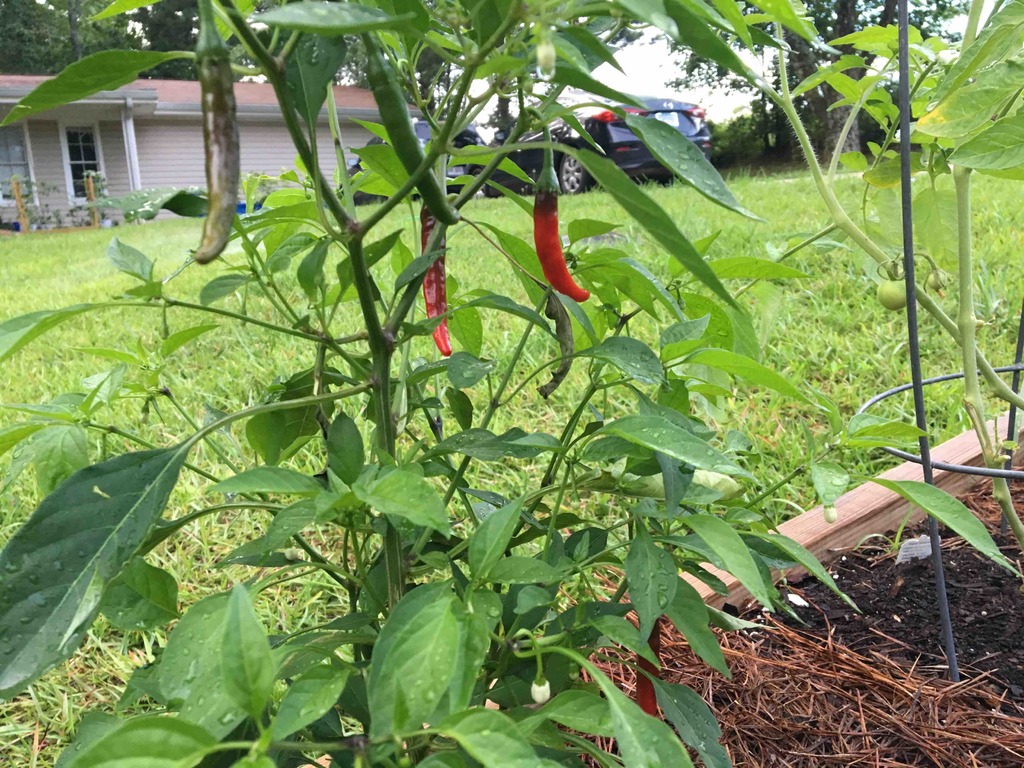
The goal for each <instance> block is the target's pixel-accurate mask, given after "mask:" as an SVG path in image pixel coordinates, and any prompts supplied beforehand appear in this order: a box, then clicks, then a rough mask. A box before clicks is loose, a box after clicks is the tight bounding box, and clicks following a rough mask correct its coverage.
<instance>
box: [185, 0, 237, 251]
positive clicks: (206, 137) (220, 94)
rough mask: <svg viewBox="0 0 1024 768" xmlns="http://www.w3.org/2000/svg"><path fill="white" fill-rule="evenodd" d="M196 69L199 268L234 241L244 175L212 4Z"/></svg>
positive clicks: (206, 0)
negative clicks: (201, 194)
mask: <svg viewBox="0 0 1024 768" xmlns="http://www.w3.org/2000/svg"><path fill="white" fill-rule="evenodd" d="M196 67H197V68H198V70H199V84H200V86H201V89H202V107H203V144H204V146H205V148H206V188H207V211H206V220H205V221H204V222H203V239H202V241H201V242H200V243H199V247H198V248H196V251H195V253H194V254H193V256H192V258H193V259H195V260H196V261H198V262H199V263H200V264H208V263H209V262H211V261H213V260H214V259H216V258H217V257H218V256H220V254H221V251H223V250H224V246H225V245H226V244H227V242H228V237H229V236H230V235H231V227H232V225H233V224H234V222H235V209H236V207H237V204H238V183H239V175H240V171H239V161H238V158H239V144H238V121H237V119H236V117H235V91H234V78H233V76H232V74H231V59H230V56H229V52H228V47H227V45H225V43H224V41H223V40H222V39H221V36H220V33H218V32H217V26H216V24H215V22H214V16H213V4H212V1H211V0H199V37H198V39H197V42H196Z"/></svg>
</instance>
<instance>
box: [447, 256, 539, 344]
mask: <svg viewBox="0 0 1024 768" xmlns="http://www.w3.org/2000/svg"><path fill="white" fill-rule="evenodd" d="M519 242H520V243H521V242H522V240H520V241H519ZM532 258H533V260H534V261H536V260H537V256H536V254H533V256H532ZM538 269H539V263H538ZM469 296H472V297H473V298H470V299H469V300H468V301H463V302H462V303H461V304H460V305H459V309H460V311H461V310H462V309H464V308H467V307H483V308H485V309H496V310H498V311H499V312H506V313H508V314H510V315H515V316H516V317H521V318H522V319H523V320H528V321H529V322H531V323H533V324H534V325H536V326H537V327H538V328H541V329H543V330H544V332H545V333H547V334H548V335H550V336H553V335H554V334H553V333H552V331H551V326H549V325H548V323H547V322H546V321H545V320H544V318H543V317H541V316H540V314H538V313H537V312H534V311H533V310H532V309H530V308H529V307H526V306H523V305H522V304H518V303H516V302H514V301H512V299H510V298H509V297H508V296H499V295H498V294H496V293H487V292H486V291H473V292H472V293H471V294H469Z"/></svg>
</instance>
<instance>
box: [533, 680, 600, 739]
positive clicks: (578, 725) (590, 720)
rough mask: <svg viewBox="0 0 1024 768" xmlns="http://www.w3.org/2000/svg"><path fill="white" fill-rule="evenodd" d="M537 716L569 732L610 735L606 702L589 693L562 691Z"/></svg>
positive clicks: (576, 690)
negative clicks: (541, 716)
mask: <svg viewBox="0 0 1024 768" xmlns="http://www.w3.org/2000/svg"><path fill="white" fill-rule="evenodd" d="M539 714H541V715H543V716H544V717H546V718H547V719H548V720H551V721H553V722H556V723H558V724H559V725H563V726H565V727H566V728H568V729H569V730H571V731H579V732H580V733H589V734H591V735H593V736H604V737H609V736H611V735H612V715H611V711H610V710H609V709H608V702H607V701H605V700H604V699H602V698H601V697H600V696H598V695H596V694H594V693H591V692H590V691H584V690H580V689H573V690H569V691H563V692H562V693H560V694H558V695H557V696H555V698H553V699H552V700H551V701H549V702H548V703H547V704H545V705H544V707H543V708H542V709H541V710H540V712H539Z"/></svg>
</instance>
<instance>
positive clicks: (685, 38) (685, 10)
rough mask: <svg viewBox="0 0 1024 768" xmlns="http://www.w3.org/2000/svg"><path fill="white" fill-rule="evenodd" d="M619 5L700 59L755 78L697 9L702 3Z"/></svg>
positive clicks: (627, 0) (645, 0)
mask: <svg viewBox="0 0 1024 768" xmlns="http://www.w3.org/2000/svg"><path fill="white" fill-rule="evenodd" d="M618 4H619V5H621V6H622V7H623V8H625V9H626V10H627V11H629V12H630V13H631V14H634V15H636V16H637V17H638V18H640V19H642V20H643V21H645V22H647V23H648V24H651V25H653V26H654V27H657V28H658V29H660V30H661V31H663V32H664V33H665V34H666V35H668V36H669V37H670V38H672V39H673V40H674V41H675V42H677V43H679V44H681V45H683V46H686V47H687V48H689V49H690V50H692V51H693V52H694V53H695V54H697V55H698V56H699V57H700V58H703V59H710V60H711V61H714V62H717V63H718V64H720V65H721V66H722V67H724V68H725V69H726V70H729V71H732V72H736V73H737V74H739V75H741V76H742V77H744V78H746V79H748V80H752V77H753V76H752V74H751V72H750V69H749V68H748V67H747V66H746V65H745V64H744V63H743V60H742V59H740V57H739V55H738V54H737V53H736V51H734V50H733V49H732V48H731V47H730V46H729V44H728V43H727V42H726V41H725V40H723V39H722V38H721V37H720V36H719V34H718V32H717V30H716V29H714V27H712V26H711V25H710V24H709V23H708V17H707V16H706V15H698V14H697V13H696V12H695V10H696V9H698V8H700V9H701V10H704V9H703V8H702V6H699V5H697V4H696V3H693V4H692V5H691V6H689V7H688V5H687V4H684V3H682V2H679V1H678V0H619V2H618Z"/></svg>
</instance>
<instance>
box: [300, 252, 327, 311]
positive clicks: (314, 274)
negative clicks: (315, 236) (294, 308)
mask: <svg viewBox="0 0 1024 768" xmlns="http://www.w3.org/2000/svg"><path fill="white" fill-rule="evenodd" d="M330 247H331V241H330V240H321V241H319V242H318V243H317V244H316V245H315V246H313V250H311V251H310V252H309V253H307V254H306V256H305V258H303V259H302V262H301V263H300V264H299V268H298V269H297V270H296V271H295V278H296V280H298V283H299V287H300V288H302V291H303V293H305V294H306V298H308V299H309V300H310V302H314V303H315V302H317V301H319V300H320V294H321V293H322V292H323V290H324V285H325V278H324V262H325V261H326V260H327V251H328V250H330Z"/></svg>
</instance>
